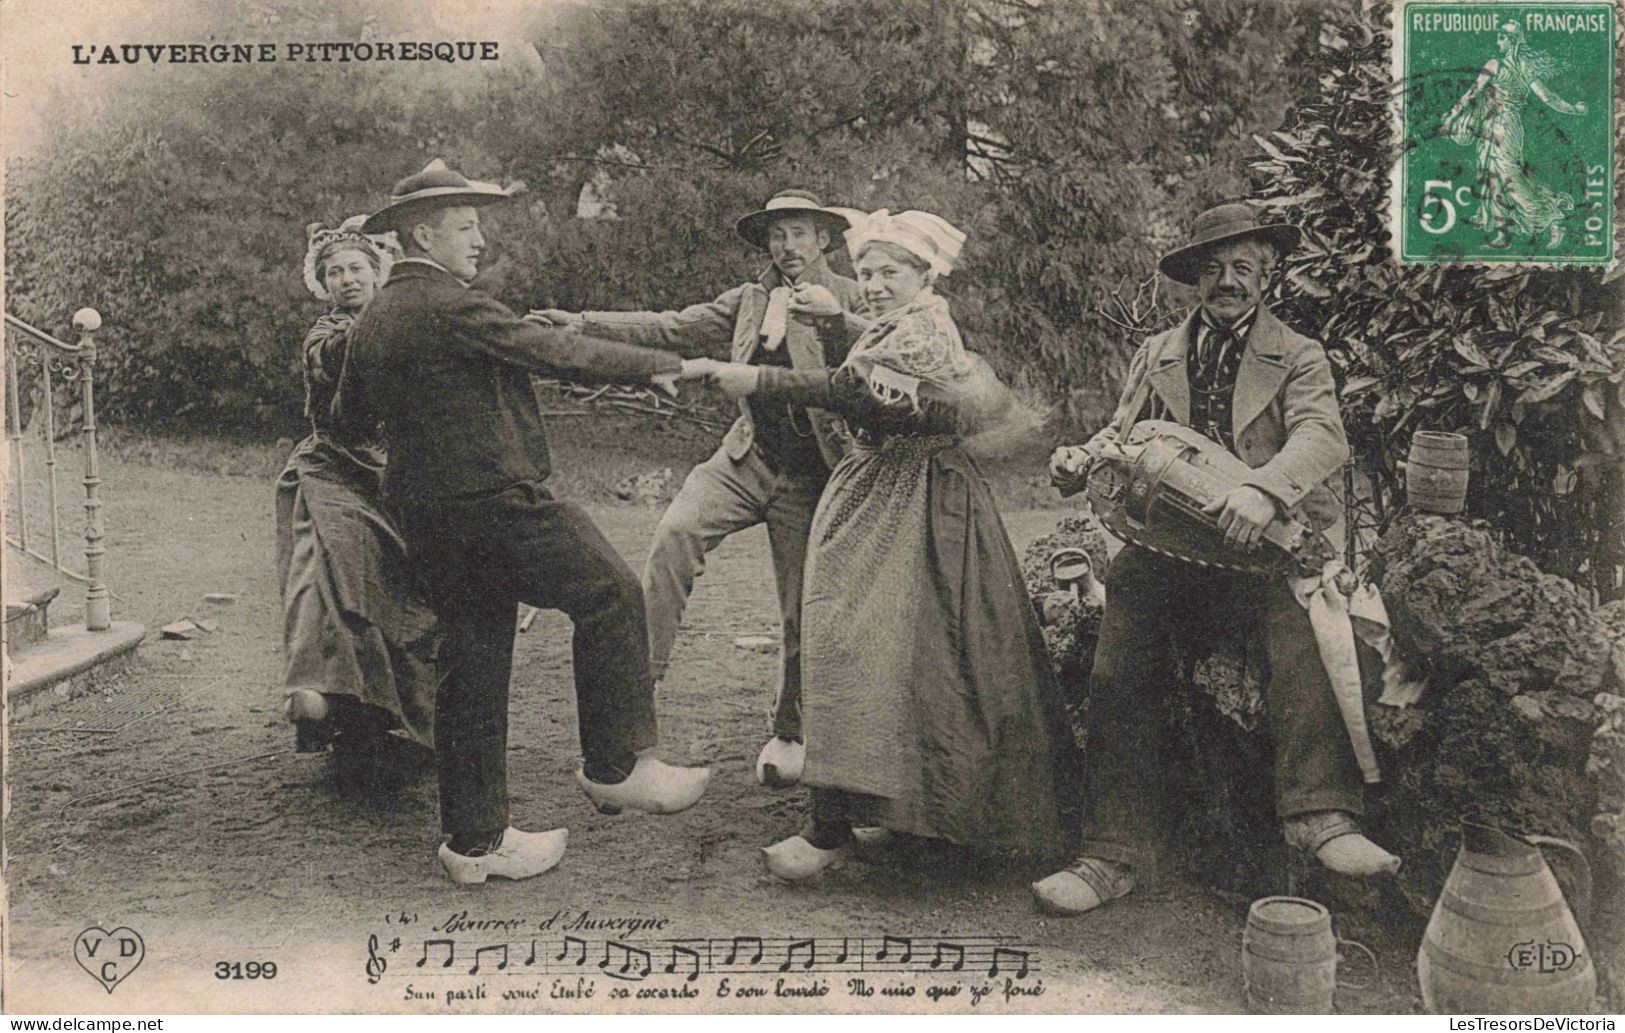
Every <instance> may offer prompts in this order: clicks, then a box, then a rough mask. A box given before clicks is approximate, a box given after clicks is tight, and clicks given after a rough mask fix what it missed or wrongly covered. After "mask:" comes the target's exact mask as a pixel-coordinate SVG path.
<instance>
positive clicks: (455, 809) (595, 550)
mask: <svg viewBox="0 0 1625 1033" xmlns="http://www.w3.org/2000/svg"><path fill="white" fill-rule="evenodd" d="M402 525H403V528H402V529H403V532H404V533H405V535H406V540H407V548H408V551H409V553H410V554H411V555H412V556H413V558H414V559H415V560H416V561H417V562H418V563H419V564H420V565H421V567H422V570H423V574H424V579H425V587H426V589H427V592H428V596H429V603H430V605H431V606H433V607H434V610H435V613H436V615H437V616H438V617H439V619H440V622H441V625H442V629H443V631H444V634H445V644H444V646H443V647H442V648H443V650H444V652H443V654H442V655H443V661H444V667H445V670H446V674H445V677H444V680H443V681H442V682H441V684H440V690H439V692H438V693H436V696H435V753H436V756H437V758H438V761H439V770H440V824H441V828H442V830H443V831H445V832H446V833H448V834H450V835H454V836H487V835H495V834H496V833H498V832H501V831H502V830H503V829H504V828H506V827H507V826H508V824H509V822H508V767H507V747H508V680H509V677H510V675H511V673H512V670H513V642H514V621H515V617H516V614H517V605H518V603H520V602H526V603H529V604H530V605H532V606H535V607H538V608H540V609H547V610H560V611H563V612H564V613H565V614H567V615H568V616H569V617H570V619H571V621H572V622H573V623H574V624H575V634H574V637H573V639H572V640H571V656H572V660H573V666H574V669H575V690H576V717H577V722H578V724H579V728H580V736H581V752H582V755H583V757H584V758H585V759H586V763H587V767H588V770H589V771H592V770H600V771H602V770H608V769H614V768H619V769H620V770H622V771H625V770H629V764H630V763H631V762H632V760H633V756H632V755H633V754H634V753H635V752H636V751H638V750H643V749H647V748H648V747H651V746H653V745H655V741H656V730H655V714H654V682H653V680H652V679H651V677H650V675H649V633H648V624H647V620H646V618H645V616H644V609H643V591H642V589H641V588H639V587H638V580H637V578H636V577H635V576H634V575H633V573H632V571H631V569H630V568H629V567H627V565H626V562H625V561H624V560H622V559H621V557H620V555H619V554H618V553H616V551H615V548H614V546H612V545H610V544H609V542H608V540H606V539H605V538H604V536H603V534H602V532H600V531H599V530H598V528H597V526H595V525H594V524H593V522H592V520H591V518H589V517H588V516H587V514H586V512H585V511H583V510H582V509H581V507H580V506H577V505H575V504H574V503H570V502H561V501H558V500H557V499H554V498H553V497H552V495H550V494H549V493H548V491H547V489H546V488H544V487H542V486H541V485H540V484H517V485H514V486H512V487H510V488H508V489H506V490H504V491H501V492H497V493H495V494H492V495H487V496H480V497H475V498H459V499H452V500H445V501H437V502H434V503H430V504H418V505H413V506H409V507H403V513H402Z"/></svg>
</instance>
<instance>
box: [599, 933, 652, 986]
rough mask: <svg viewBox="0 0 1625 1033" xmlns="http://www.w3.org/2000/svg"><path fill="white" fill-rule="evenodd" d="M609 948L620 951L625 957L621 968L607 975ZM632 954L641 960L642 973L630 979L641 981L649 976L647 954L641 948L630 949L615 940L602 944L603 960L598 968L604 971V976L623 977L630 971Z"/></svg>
mask: <svg viewBox="0 0 1625 1033" xmlns="http://www.w3.org/2000/svg"><path fill="white" fill-rule="evenodd" d="M611 948H614V949H616V950H619V951H621V952H622V953H623V954H624V955H625V957H626V960H625V961H624V962H622V963H621V967H620V968H619V969H618V970H616V972H615V973H609V952H610V949H611ZM634 954H636V955H638V956H639V957H641V958H642V959H643V971H642V972H639V973H638V974H637V975H636V976H633V977H631V978H634V979H642V978H643V977H644V976H646V975H648V974H649V952H648V951H646V950H644V949H643V948H642V947H632V946H629V945H627V944H624V943H619V942H617V941H615V940H606V941H605V942H604V960H603V961H600V962H599V963H598V967H599V968H601V969H604V970H605V972H606V974H611V975H625V974H626V973H627V972H629V971H631V969H632V955H634Z"/></svg>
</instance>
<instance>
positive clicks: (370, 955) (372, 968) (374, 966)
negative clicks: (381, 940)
mask: <svg viewBox="0 0 1625 1033" xmlns="http://www.w3.org/2000/svg"><path fill="white" fill-rule="evenodd" d="M388 967H389V962H387V961H385V960H384V959H383V958H380V957H379V956H378V937H377V936H376V935H369V936H368V937H367V982H369V983H376V982H378V981H379V980H380V979H382V978H384V969H386V968H388Z"/></svg>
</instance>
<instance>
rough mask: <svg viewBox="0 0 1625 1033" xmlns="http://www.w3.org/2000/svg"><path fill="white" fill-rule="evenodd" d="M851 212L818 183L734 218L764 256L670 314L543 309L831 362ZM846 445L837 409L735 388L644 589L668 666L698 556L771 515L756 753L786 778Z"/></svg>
mask: <svg viewBox="0 0 1625 1033" xmlns="http://www.w3.org/2000/svg"><path fill="white" fill-rule="evenodd" d="M846 228H847V220H846V217H845V216H843V215H839V214H837V213H835V212H833V211H830V210H829V209H826V208H824V207H823V206H822V205H820V204H819V203H818V199H817V198H816V197H814V196H813V195H812V194H809V193H806V192H804V191H801V190H783V191H780V192H779V193H777V194H775V195H773V197H772V199H770V200H769V201H768V202H767V204H766V205H765V206H763V207H762V209H761V210H759V211H755V212H751V213H750V214H748V215H745V216H743V217H741V218H740V219H739V221H738V222H736V223H735V224H734V229H735V231H736V232H737V233H738V234H739V235H740V236H741V237H743V238H744V239H745V241H746V242H747V243H749V244H751V245H752V246H753V247H756V248H759V249H760V250H762V251H763V252H765V253H766V254H767V255H768V257H769V258H770V259H771V260H772V263H773V264H772V265H770V266H768V268H767V270H766V271H765V272H763V273H762V275H761V276H760V277H758V278H757V279H756V280H753V281H751V282H750V283H745V284H742V285H740V286H738V287H734V288H731V289H729V290H727V291H724V292H723V293H722V294H721V295H720V296H718V297H717V298H716V300H714V301H707V302H702V303H700V304H697V305H690V306H689V307H688V308H685V309H682V310H681V311H671V312H583V313H580V314H576V313H571V312H563V311H559V310H557V309H549V310H546V311H544V312H543V313H541V314H542V315H543V316H545V317H546V318H548V319H550V320H552V321H554V322H557V323H559V324H561V325H565V326H572V327H575V328H578V329H580V330H581V331H582V332H583V333H586V334H591V335H593V336H596V337H607V338H609V339H611V340H615V341H626V342H629V343H633V344H642V345H648V346H652V347H660V348H670V349H671V350H673V351H675V352H678V353H679V354H682V355H686V356H700V355H714V356H716V357H725V358H730V359H732V360H733V361H734V362H743V363H749V364H751V365H753V366H769V367H776V368H794V369H816V368H825V367H827V368H831V369H833V368H834V367H836V366H839V365H840V364H841V362H842V360H844V359H845V358H846V353H847V349H848V348H849V347H851V344H852V339H853V336H855V331H857V330H859V329H861V328H862V326H865V325H867V323H865V322H860V321H859V320H858V319H857V318H856V317H854V316H853V315H852V313H853V312H854V311H856V310H857V309H858V308H859V307H860V305H861V303H862V302H861V297H860V295H859V292H858V285H857V282H856V281H854V280H852V279H850V278H849V277H845V276H842V275H840V274H839V273H836V272H835V271H834V270H832V269H830V267H829V262H828V261H827V260H826V258H825V254H826V253H827V252H829V251H832V250H834V249H835V248H838V247H840V246H841V242H842V239H843V238H842V236H841V234H842V231H843V230H845V229H846ZM845 450H846V433H845V428H844V426H842V425H841V422H840V420H839V418H837V417H836V416H834V415H832V414H830V413H827V412H824V411H822V410H819V409H807V408H801V407H797V406H788V405H784V404H783V403H779V404H774V403H768V402H762V401H760V400H752V399H748V398H747V399H741V400H740V401H739V418H738V419H737V420H735V421H734V424H733V426H732V427H731V428H730V429H729V430H728V434H727V436H726V437H724V438H723V439H722V447H721V448H718V449H717V451H716V454H714V455H712V456H711V458H709V459H707V460H706V461H705V462H703V463H701V464H700V465H698V466H696V467H695V468H694V469H693V471H692V472H690V473H689V475H688V479H687V480H685V481H684V482H683V488H682V490H681V491H679V492H678V493H677V497H676V498H675V499H673V500H672V504H671V506H670V507H669V508H668V509H667V510H666V513H665V515H664V516H662V517H661V518H660V526H659V527H657V528H656V529H655V535H654V541H653V543H652V544H651V545H650V547H649V559H648V562H647V563H646V564H645V565H644V568H643V592H644V597H645V598H646V599H647V600H648V604H649V655H650V662H651V663H652V664H653V666H654V676H655V679H656V680H659V679H660V678H662V677H664V676H665V673H666V665H667V663H668V662H669V661H670V659H671V650H672V645H673V644H674V643H675V641H676V639H677V627H678V625H679V624H680V623H681V621H682V618H683V610H684V608H685V607H686V605H687V603H688V596H689V593H690V592H691V591H693V589H694V579H695V578H696V577H698V576H699V575H700V574H701V573H703V572H704V570H705V555H706V553H708V552H710V551H711V550H712V549H715V548H716V547H717V546H718V545H721V544H722V540H723V539H724V538H726V537H728V536H729V535H731V534H734V533H735V532H738V531H743V530H745V529H746V528H750V527H755V526H756V525H757V524H763V523H765V524H766V525H767V540H768V546H769V548H771V549H772V552H773V574H774V578H775V580H776V581H777V583H778V591H779V620H780V644H779V659H780V664H779V691H778V695H777V698H776V699H775V701H774V705H773V737H772V738H771V739H769V740H768V742H767V745H766V746H765V747H763V749H762V751H761V754H760V756H758V757H757V760H756V778H757V781H759V782H762V783H764V784H766V785H771V786H788V785H794V784H795V783H796V782H798V781H799V780H800V778H801V768H802V764H803V762H804V759H805V756H806V749H805V747H804V745H803V744H802V739H801V569H802V567H803V565H804V564H805V563H806V559H807V532H808V530H809V529H810V528H811V527H812V518H813V511H814V510H815V509H817V508H818V497H819V496H820V495H822V494H823V491H824V485H825V484H826V483H827V482H828V481H829V473H830V469H831V468H832V467H833V466H834V465H835V464H836V463H837V462H838V461H839V460H840V458H841V456H842V455H844V454H845Z"/></svg>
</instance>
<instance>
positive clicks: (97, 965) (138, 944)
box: [73, 925, 147, 993]
mask: <svg viewBox="0 0 1625 1033" xmlns="http://www.w3.org/2000/svg"><path fill="white" fill-rule="evenodd" d="M146 956H147V945H146V944H145V943H143V942H142V941H141V934H140V933H138V932H136V931H135V930H134V929H131V928H130V927H129V926H126V925H121V926H119V927H118V928H117V929H114V930H113V931H112V932H108V931H107V930H106V929H103V928H101V927H99V926H91V927H90V928H89V929H86V930H85V931H84V932H82V933H80V934H79V935H78V936H75V937H74V938H73V960H75V961H77V962H78V963H79V967H80V968H82V969H84V970H85V971H86V972H89V973H90V978H92V979H94V980H95V981H96V982H98V983H100V984H101V985H102V986H103V987H104V988H105V989H106V990H107V992H108V993H112V992H113V989H114V988H115V987H117V986H118V985H119V984H120V983H122V982H124V980H126V979H128V978H129V977H130V973H131V972H134V971H135V970H136V966H138V965H140V964H141V959H142V958H144V957H146Z"/></svg>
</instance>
